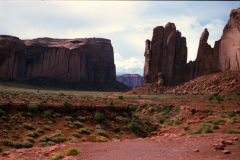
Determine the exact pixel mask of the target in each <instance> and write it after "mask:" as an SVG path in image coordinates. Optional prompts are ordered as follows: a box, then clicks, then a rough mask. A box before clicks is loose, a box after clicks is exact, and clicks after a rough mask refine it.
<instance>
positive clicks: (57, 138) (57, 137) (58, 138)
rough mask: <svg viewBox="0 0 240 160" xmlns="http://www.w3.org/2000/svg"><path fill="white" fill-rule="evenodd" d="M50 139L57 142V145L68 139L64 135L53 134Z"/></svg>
mask: <svg viewBox="0 0 240 160" xmlns="http://www.w3.org/2000/svg"><path fill="white" fill-rule="evenodd" d="M48 138H49V141H52V142H55V143H61V142H65V141H66V138H65V137H64V135H63V134H62V133H55V134H52V135H50V136H49V137H48Z"/></svg>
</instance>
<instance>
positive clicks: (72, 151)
mask: <svg viewBox="0 0 240 160" xmlns="http://www.w3.org/2000/svg"><path fill="white" fill-rule="evenodd" d="M81 154H82V152H81V151H80V150H78V149H77V148H74V147H70V148H68V149H67V151H66V155H67V156H78V155H81Z"/></svg>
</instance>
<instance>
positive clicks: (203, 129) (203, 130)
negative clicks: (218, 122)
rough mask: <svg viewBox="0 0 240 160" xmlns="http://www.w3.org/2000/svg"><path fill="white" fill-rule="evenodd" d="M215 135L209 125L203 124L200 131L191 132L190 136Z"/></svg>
mask: <svg viewBox="0 0 240 160" xmlns="http://www.w3.org/2000/svg"><path fill="white" fill-rule="evenodd" d="M201 133H202V134H203V133H213V130H212V127H211V125H210V124H209V123H202V124H201V125H200V127H199V129H198V130H196V131H190V134H201Z"/></svg>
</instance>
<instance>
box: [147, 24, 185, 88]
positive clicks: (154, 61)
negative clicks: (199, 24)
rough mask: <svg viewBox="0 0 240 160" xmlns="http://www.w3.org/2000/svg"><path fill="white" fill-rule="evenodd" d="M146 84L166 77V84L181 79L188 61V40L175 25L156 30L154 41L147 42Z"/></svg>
mask: <svg viewBox="0 0 240 160" xmlns="http://www.w3.org/2000/svg"><path fill="white" fill-rule="evenodd" d="M144 55H145V66H144V82H145V83H148V82H155V81H158V75H160V74H162V75H163V76H164V80H165V83H171V82H172V80H173V79H181V78H182V77H181V75H180V74H178V73H180V72H183V70H184V65H185V64H186V61H187V47H186V39H185V37H182V36H181V33H180V32H179V31H177V30H176V27H175V24H174V23H168V24H166V26H165V27H163V26H159V27H156V28H154V30H153V37H152V41H149V40H147V41H146V49H145V54H144Z"/></svg>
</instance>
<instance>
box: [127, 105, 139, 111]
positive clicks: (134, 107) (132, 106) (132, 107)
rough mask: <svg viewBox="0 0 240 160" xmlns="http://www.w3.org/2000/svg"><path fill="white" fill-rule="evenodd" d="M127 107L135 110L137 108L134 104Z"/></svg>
mask: <svg viewBox="0 0 240 160" xmlns="http://www.w3.org/2000/svg"><path fill="white" fill-rule="evenodd" d="M129 109H130V110H131V111H135V110H136V109H137V107H136V106H134V105H130V106H129Z"/></svg>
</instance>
